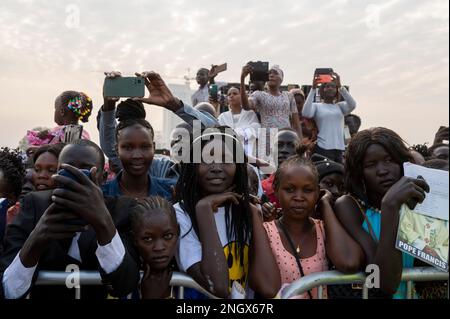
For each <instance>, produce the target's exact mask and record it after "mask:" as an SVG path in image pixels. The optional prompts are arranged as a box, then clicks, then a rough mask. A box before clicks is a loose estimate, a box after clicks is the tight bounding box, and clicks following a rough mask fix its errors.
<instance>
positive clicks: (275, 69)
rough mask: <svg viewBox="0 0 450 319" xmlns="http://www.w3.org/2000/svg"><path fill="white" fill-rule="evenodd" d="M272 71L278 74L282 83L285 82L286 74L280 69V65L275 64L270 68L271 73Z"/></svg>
mask: <svg viewBox="0 0 450 319" xmlns="http://www.w3.org/2000/svg"><path fill="white" fill-rule="evenodd" d="M272 70H274V71H275V72H277V74H278V76H279V77H280V78H281V82H283V78H284V72H283V70H282V69H280V66H279V65H278V64H275V65H273V66H272V67H271V68H270V71H272Z"/></svg>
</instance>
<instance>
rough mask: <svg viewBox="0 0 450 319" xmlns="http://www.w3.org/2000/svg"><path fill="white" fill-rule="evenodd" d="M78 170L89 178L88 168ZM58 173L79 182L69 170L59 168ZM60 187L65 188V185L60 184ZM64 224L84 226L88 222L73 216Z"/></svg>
mask: <svg viewBox="0 0 450 319" xmlns="http://www.w3.org/2000/svg"><path fill="white" fill-rule="evenodd" d="M80 171H81V172H82V173H83V174H84V175H86V176H87V177H89V179H90V178H91V172H90V171H89V170H87V169H80ZM58 175H61V176H65V177H68V178H70V179H72V180H74V181H77V182H79V181H78V179H77V178H76V177H75V175H73V174H72V173H71V172H69V171H68V170H66V169H60V170H59V171H58ZM60 187H61V188H65V187H64V186H62V185H60ZM66 224H68V225H79V226H85V225H87V224H88V223H87V222H86V221H85V220H83V219H82V218H73V219H68V220H67V222H66Z"/></svg>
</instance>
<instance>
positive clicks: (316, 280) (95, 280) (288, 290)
mask: <svg viewBox="0 0 450 319" xmlns="http://www.w3.org/2000/svg"><path fill="white" fill-rule="evenodd" d="M71 274H73V273H70V272H64V271H41V272H39V275H38V278H37V280H36V285H50V286H51V285H65V284H66V280H67V277H68V276H69V275H71ZM141 276H142V272H141ZM448 279H449V276H448V273H446V272H441V271H439V270H437V269H435V268H433V267H417V268H410V269H404V270H403V272H402V279H401V280H402V281H406V283H407V298H408V299H412V282H414V281H437V280H448ZM365 280H366V274H365V273H363V272H359V273H355V274H343V273H341V272H338V271H325V272H318V273H314V274H311V275H307V276H305V277H302V278H300V279H298V280H296V281H294V282H292V283H291V284H290V285H289V286H286V287H284V288H283V290H282V291H281V299H288V298H291V297H293V296H297V295H301V294H303V293H305V292H307V291H308V290H311V289H313V288H316V287H317V288H318V289H317V294H318V296H317V298H318V299H323V287H322V286H326V285H337V284H363V289H362V298H363V299H368V296H369V288H368V287H367V286H366V285H365V284H364V283H365ZM79 284H80V288H75V299H80V295H81V286H85V285H86V286H89V285H102V280H101V277H100V274H99V273H98V272H97V271H80V272H79ZM170 285H171V286H173V287H179V290H178V298H179V299H183V298H184V288H192V289H195V290H197V291H198V292H200V293H202V294H204V295H206V296H208V297H209V298H211V299H218V297H216V296H214V295H212V294H211V293H210V292H208V291H207V290H205V289H204V288H203V287H201V286H200V285H199V284H198V283H197V282H196V281H195V280H194V279H192V278H191V277H190V276H188V275H186V274H185V273H180V272H174V273H173V274H172V278H171V280H170ZM447 298H448V291H447Z"/></svg>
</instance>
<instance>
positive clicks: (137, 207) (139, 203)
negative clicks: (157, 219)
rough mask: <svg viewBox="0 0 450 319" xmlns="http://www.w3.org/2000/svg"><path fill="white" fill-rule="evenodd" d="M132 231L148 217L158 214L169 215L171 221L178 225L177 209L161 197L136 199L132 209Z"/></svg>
mask: <svg viewBox="0 0 450 319" xmlns="http://www.w3.org/2000/svg"><path fill="white" fill-rule="evenodd" d="M130 211H131V214H130V222H131V229H136V228H137V227H139V226H140V225H142V221H143V220H144V219H145V217H146V216H149V215H151V214H157V213H164V214H167V215H168V216H169V218H170V221H171V222H173V223H174V225H177V217H176V214H175V209H174V208H173V206H172V204H170V203H169V202H168V201H167V200H166V199H164V198H162V197H160V196H149V197H147V198H144V199H135V200H134V202H133V204H132V205H131V208H130Z"/></svg>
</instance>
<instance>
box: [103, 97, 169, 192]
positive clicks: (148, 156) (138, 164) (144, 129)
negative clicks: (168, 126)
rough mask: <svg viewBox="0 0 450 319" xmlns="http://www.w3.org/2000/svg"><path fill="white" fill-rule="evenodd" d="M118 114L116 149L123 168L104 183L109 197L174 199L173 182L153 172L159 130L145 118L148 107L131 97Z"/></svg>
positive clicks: (121, 105)
mask: <svg viewBox="0 0 450 319" xmlns="http://www.w3.org/2000/svg"><path fill="white" fill-rule="evenodd" d="M115 115H116V117H117V119H118V121H119V124H118V125H117V127H116V140H117V146H116V151H117V154H118V156H119V159H120V162H121V165H122V167H123V169H122V170H121V171H120V172H119V173H118V174H117V176H116V178H115V179H113V180H112V181H110V182H108V183H106V184H105V185H104V186H103V192H104V194H105V196H111V197H116V196H122V195H125V196H129V197H134V198H141V199H142V198H146V197H148V196H151V195H153V196H155V195H158V196H161V197H163V198H165V199H167V200H171V197H172V190H171V187H172V186H174V183H173V181H172V180H168V179H163V178H158V177H155V176H151V175H150V171H149V168H150V166H151V164H152V161H153V156H154V154H155V142H154V136H155V133H154V131H153V127H152V126H151V124H150V123H149V122H148V121H146V120H145V115H146V113H145V109H144V106H143V105H142V103H141V102H138V101H134V100H132V99H127V100H125V101H122V102H120V103H119V105H118V106H117V110H116V112H115Z"/></svg>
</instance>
